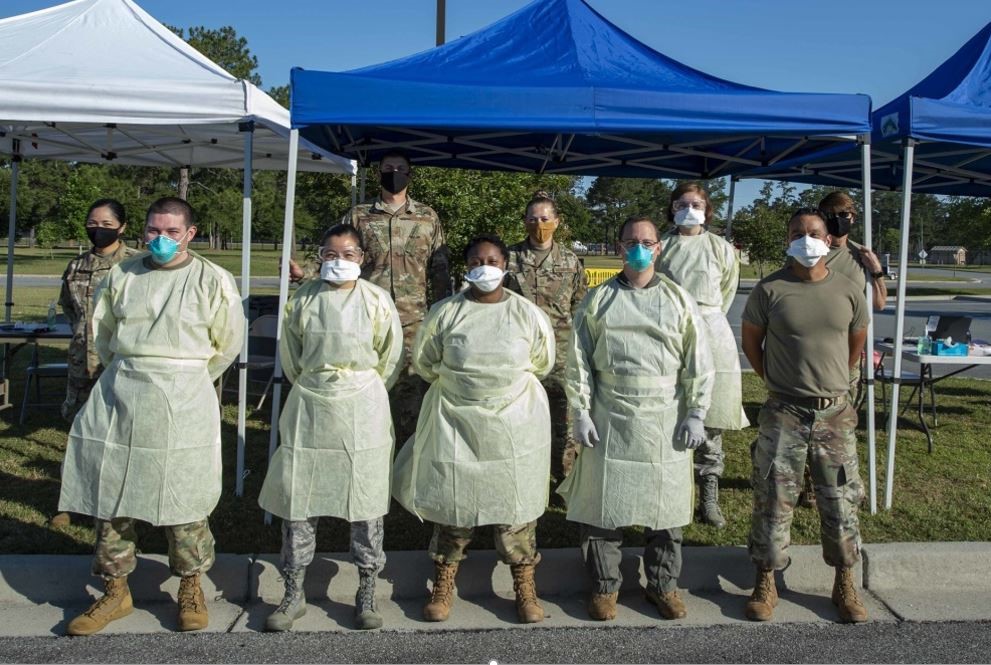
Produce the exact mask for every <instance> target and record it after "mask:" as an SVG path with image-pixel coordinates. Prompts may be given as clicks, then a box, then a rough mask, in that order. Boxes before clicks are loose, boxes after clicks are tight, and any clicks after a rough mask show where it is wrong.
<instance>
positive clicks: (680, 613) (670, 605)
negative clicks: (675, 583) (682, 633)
mask: <svg viewBox="0 0 991 665" xmlns="http://www.w3.org/2000/svg"><path fill="white" fill-rule="evenodd" d="M647 600H648V601H650V602H651V603H653V604H654V605H657V610H658V611H659V612H660V613H661V616H662V617H664V618H665V619H684V618H685V617H686V616H688V610H686V609H685V603H684V601H683V600H681V596H680V595H679V594H678V590H677V589H675V590H674V591H655V590H654V589H653V588H652V587H647Z"/></svg>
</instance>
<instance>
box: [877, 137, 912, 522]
mask: <svg viewBox="0 0 991 665" xmlns="http://www.w3.org/2000/svg"><path fill="white" fill-rule="evenodd" d="M914 156H915V141H913V140H912V139H906V140H905V158H904V164H903V169H904V173H903V174H902V227H901V228H902V231H901V234H902V237H901V246H900V247H899V251H898V300H897V302H896V303H895V351H894V369H893V370H892V376H893V379H892V384H891V408H890V409H888V411H889V413H888V464H887V467H886V469H885V477H884V485H885V486H884V507H885V509H886V510H890V509H891V495H892V492H893V489H894V481H895V440H896V439H897V438H898V388H899V386H900V384H901V376H902V337H903V336H904V334H905V282H906V281H907V279H908V231H909V226H910V217H911V213H912V163H913V159H914Z"/></svg>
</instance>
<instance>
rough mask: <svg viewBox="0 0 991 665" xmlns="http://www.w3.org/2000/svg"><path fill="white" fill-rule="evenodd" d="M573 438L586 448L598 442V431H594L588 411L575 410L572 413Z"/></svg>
mask: <svg viewBox="0 0 991 665" xmlns="http://www.w3.org/2000/svg"><path fill="white" fill-rule="evenodd" d="M572 421H573V423H572V424H573V426H574V429H575V438H576V439H578V441H579V442H580V443H581V444H582V445H583V446H585V447H586V448H594V447H595V444H597V443H598V442H599V433H598V432H596V431H595V423H593V422H592V414H590V413H589V412H588V411H583V410H582V411H575V412H574V413H573V415H572Z"/></svg>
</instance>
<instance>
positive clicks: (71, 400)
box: [51, 199, 138, 526]
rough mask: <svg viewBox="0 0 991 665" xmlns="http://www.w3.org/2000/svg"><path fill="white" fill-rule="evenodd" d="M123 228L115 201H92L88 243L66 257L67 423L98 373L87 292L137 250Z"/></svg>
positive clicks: (62, 517) (59, 520)
mask: <svg viewBox="0 0 991 665" xmlns="http://www.w3.org/2000/svg"><path fill="white" fill-rule="evenodd" d="M126 227H127V215H126V213H125V211H124V206H123V205H121V204H120V202H119V201H116V200H114V199H99V200H98V201H94V202H93V205H91V206H90V207H89V212H87V213H86V235H87V236H89V241H90V243H92V245H93V247H92V248H90V249H89V250H87V251H86V252H84V253H82V254H80V255H79V256H77V257H76V258H74V259H72V260H71V261H69V265H68V266H66V268H65V273H63V275H62V293H61V295H60V296H59V304H60V305H61V306H62V311H63V312H65V317H66V319H68V321H69V325H70V326H71V327H72V340H71V341H70V342H69V371H68V380H67V382H66V389H65V402H63V403H62V417H63V418H65V419H66V420H67V421H69V422H70V423H71V422H72V420H73V419H74V418H75V417H76V413H78V411H79V409H81V408H82V406H83V404H85V402H86V399H87V398H88V397H89V393H90V390H91V389H92V388H93V385H94V384H95V383H96V380H97V379H98V378H99V377H100V372H102V371H103V366H102V365H100V359H99V358H98V357H97V355H96V348H95V347H94V346H93V334H92V331H91V330H90V325H89V324H90V320H91V318H92V315H93V294H94V293H95V292H96V287H97V286H99V285H100V282H102V281H103V278H104V277H106V276H107V273H109V272H110V269H111V268H113V267H114V266H115V265H117V264H118V263H120V262H121V261H123V260H124V259H126V258H127V257H129V256H131V255H133V254H137V253H138V250H136V249H131V248H130V247H128V246H127V245H126V244H124V241H123V235H124V229H125V228H126ZM51 523H52V525H53V526H66V525H68V524H69V514H68V513H58V514H57V515H55V516H54V517H53V518H52V521H51Z"/></svg>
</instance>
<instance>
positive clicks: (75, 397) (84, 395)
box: [61, 372, 96, 423]
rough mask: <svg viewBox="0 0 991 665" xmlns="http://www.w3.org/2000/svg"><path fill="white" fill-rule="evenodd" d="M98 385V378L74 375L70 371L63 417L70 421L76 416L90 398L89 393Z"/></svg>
mask: <svg viewBox="0 0 991 665" xmlns="http://www.w3.org/2000/svg"><path fill="white" fill-rule="evenodd" d="M94 385H96V379H90V378H87V377H84V376H73V375H72V373H71V372H70V373H69V378H68V380H67V381H66V384H65V401H64V402H62V409H61V412H62V418H64V419H65V420H67V421H69V422H70V423H71V422H72V421H73V420H74V419H75V418H76V414H77V413H79V409H81V408H83V404H85V403H86V400H87V399H89V393H90V391H91V390H93V386H94Z"/></svg>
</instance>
